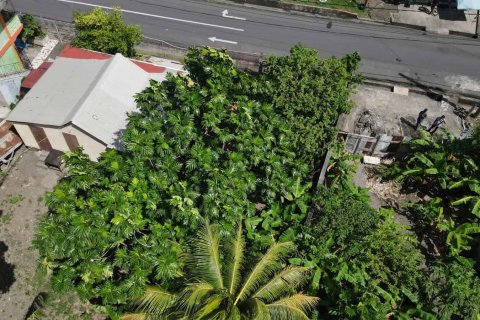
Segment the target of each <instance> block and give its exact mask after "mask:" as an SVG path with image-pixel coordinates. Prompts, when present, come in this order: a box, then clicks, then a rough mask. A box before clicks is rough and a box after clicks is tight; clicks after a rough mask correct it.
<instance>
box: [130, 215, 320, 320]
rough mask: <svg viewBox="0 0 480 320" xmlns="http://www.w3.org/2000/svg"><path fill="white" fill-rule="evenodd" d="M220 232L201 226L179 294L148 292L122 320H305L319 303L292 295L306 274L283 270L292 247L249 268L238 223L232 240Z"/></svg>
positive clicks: (279, 246)
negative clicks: (132, 311) (139, 319)
mask: <svg viewBox="0 0 480 320" xmlns="http://www.w3.org/2000/svg"><path fill="white" fill-rule="evenodd" d="M220 232H221V230H219V229H218V226H215V225H210V224H209V223H205V224H204V225H203V226H202V227H201V228H200V231H199V232H198V233H197V237H195V238H194V239H192V241H191V242H190V245H189V250H188V255H187V256H186V257H185V259H186V261H187V268H186V269H187V275H186V276H185V279H183V283H184V287H183V288H182V291H181V292H179V293H169V292H166V291H165V290H163V289H161V288H158V287H149V288H147V290H146V292H145V294H144V296H143V297H142V298H140V299H139V301H138V304H139V312H138V313H135V314H126V315H124V316H122V319H124V320H128V319H136V318H142V319H143V318H153V319H161V318H162V319H180V318H181V319H199V320H200V319H219V320H222V319H223V320H229V319H266V320H267V319H308V316H307V315H308V314H309V313H310V312H311V310H312V309H314V307H315V305H316V303H317V302H318V298H316V297H311V296H307V295H304V294H302V293H298V292H296V289H297V288H298V287H301V286H302V285H303V284H305V282H306V281H308V276H309V270H308V268H305V267H298V266H287V267H285V260H286V258H287V257H288V255H289V254H291V253H292V251H293V250H294V249H295V246H294V244H293V243H292V242H283V243H274V244H272V245H271V246H270V248H269V249H268V251H267V252H266V253H265V254H264V255H262V257H261V258H260V259H259V261H258V262H257V263H256V264H255V265H253V266H251V267H249V266H247V265H246V263H247V261H246V259H245V249H246V248H245V245H246V243H245V239H244V235H243V230H242V225H241V223H240V224H239V226H238V228H237V230H236V234H235V236H234V237H231V238H226V239H221V236H220ZM222 240H224V241H222ZM222 242H224V243H223V245H221V243H222Z"/></svg>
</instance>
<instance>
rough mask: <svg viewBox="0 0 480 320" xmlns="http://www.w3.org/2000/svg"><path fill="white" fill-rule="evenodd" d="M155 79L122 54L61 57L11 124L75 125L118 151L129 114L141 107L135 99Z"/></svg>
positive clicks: (13, 115) (14, 114)
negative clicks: (118, 143)
mask: <svg viewBox="0 0 480 320" xmlns="http://www.w3.org/2000/svg"><path fill="white" fill-rule="evenodd" d="M153 76H154V75H151V74H148V73H147V72H145V71H144V70H142V69H141V68H140V67H138V66H137V65H135V64H134V63H132V62H131V61H130V60H128V59H127V58H125V57H123V56H122V55H120V54H117V55H115V56H113V57H112V58H111V59H108V60H93V59H90V60H80V59H70V58H57V59H56V60H55V63H53V65H52V66H51V67H50V68H49V69H48V70H47V72H45V74H44V75H43V76H42V78H40V80H39V81H38V82H37V83H36V84H35V86H33V88H32V89H31V90H30V91H29V92H28V93H27V94H26V95H25V97H24V98H23V99H22V100H21V101H20V102H19V103H18V104H17V106H16V107H15V109H14V110H13V111H12V112H11V113H10V115H9V117H8V120H9V121H12V122H23V123H32V124H37V125H47V126H54V127H61V126H64V125H66V124H68V123H73V124H74V125H76V126H77V127H79V128H80V129H82V130H84V131H86V132H87V133H89V134H90V135H92V136H94V137H95V138H97V139H99V140H100V141H102V142H104V143H105V144H106V145H107V146H109V147H116V146H117V143H116V141H117V138H118V135H119V133H120V132H121V131H122V130H123V129H125V128H126V126H127V115H126V114H127V112H131V111H134V110H135V109H136V104H135V101H134V98H133V96H134V95H135V94H136V93H138V92H140V91H142V90H143V89H144V88H145V87H146V86H147V85H148V82H149V79H150V78H153Z"/></svg>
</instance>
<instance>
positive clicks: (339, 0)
mask: <svg viewBox="0 0 480 320" xmlns="http://www.w3.org/2000/svg"><path fill="white" fill-rule="evenodd" d="M279 1H280V2H283V3H293V4H301V5H307V6H314V7H321V8H326V9H333V10H341V11H347V12H351V13H355V14H357V15H358V16H359V17H365V16H367V10H368V9H361V6H360V5H359V4H360V3H361V4H364V3H366V1H365V0H362V1H359V2H358V3H357V1H355V0H327V1H320V0H279Z"/></svg>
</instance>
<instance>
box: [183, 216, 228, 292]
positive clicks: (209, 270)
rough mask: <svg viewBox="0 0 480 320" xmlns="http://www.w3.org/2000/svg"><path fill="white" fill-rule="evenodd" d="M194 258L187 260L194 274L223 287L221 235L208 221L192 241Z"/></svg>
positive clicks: (217, 286) (218, 286) (219, 287)
mask: <svg viewBox="0 0 480 320" xmlns="http://www.w3.org/2000/svg"><path fill="white" fill-rule="evenodd" d="M192 258H193V260H191V261H188V262H187V263H188V265H189V268H190V270H191V271H192V274H193V275H194V276H196V278H198V279H200V280H201V281H204V282H208V283H210V284H211V285H212V286H213V287H214V288H216V289H223V278H222V272H221V262H220V235H219V233H218V231H216V230H215V228H214V227H213V226H211V225H210V224H209V223H208V222H205V224H204V227H203V229H202V230H200V231H199V232H198V235H197V238H196V239H195V241H194V242H193V243H192Z"/></svg>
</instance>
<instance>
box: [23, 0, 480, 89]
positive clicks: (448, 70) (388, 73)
mask: <svg viewBox="0 0 480 320" xmlns="http://www.w3.org/2000/svg"><path fill="white" fill-rule="evenodd" d="M114 6H119V7H120V8H121V9H122V10H123V11H124V16H125V20H126V21H127V22H129V23H135V24H138V25H140V26H141V27H142V29H143V31H144V34H145V36H148V37H151V38H155V39H161V40H165V41H172V42H174V43H182V44H185V45H210V46H213V47H226V48H228V49H231V50H235V51H243V52H257V53H269V54H285V53H287V52H288V49H289V48H290V47H291V46H292V45H294V44H296V43H299V42H301V43H303V44H305V45H307V46H309V47H312V48H316V49H318V50H319V52H320V55H321V56H341V55H344V54H345V53H348V52H352V51H358V52H359V53H360V55H361V56H362V59H363V63H362V67H361V71H362V72H363V73H364V74H365V75H366V76H370V77H374V78H378V79H384V80H396V81H405V80H406V79H409V78H410V79H415V80H416V81H419V82H421V83H422V84H424V85H429V86H437V87H443V88H458V87H460V88H462V87H463V86H465V83H467V82H468V84H469V86H466V87H465V88H466V89H470V90H475V87H476V86H477V85H478V87H479V88H480V76H479V75H480V63H479V62H480V41H479V40H475V39H470V38H467V37H459V36H448V35H437V34H426V33H425V32H423V31H420V30H414V29H407V28H402V27H396V26H389V25H383V24H374V23H364V22H359V21H351V20H338V19H329V18H316V17H307V16H298V15H290V14H287V13H282V12H272V11H266V10H259V9H258V8H247V7H238V6H232V5H228V4H218V3H209V2H206V1H205V2H204V1H191V0H116V1H115V0H81V1H74V0H42V1H38V0H15V7H16V10H18V11H21V12H29V13H32V14H35V15H39V16H42V17H45V18H50V19H58V20H62V21H71V19H72V11H74V10H82V11H85V10H90V9H92V8H93V7H101V8H105V9H108V8H112V7H114ZM225 10H227V11H225ZM403 75H404V76H403Z"/></svg>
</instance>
